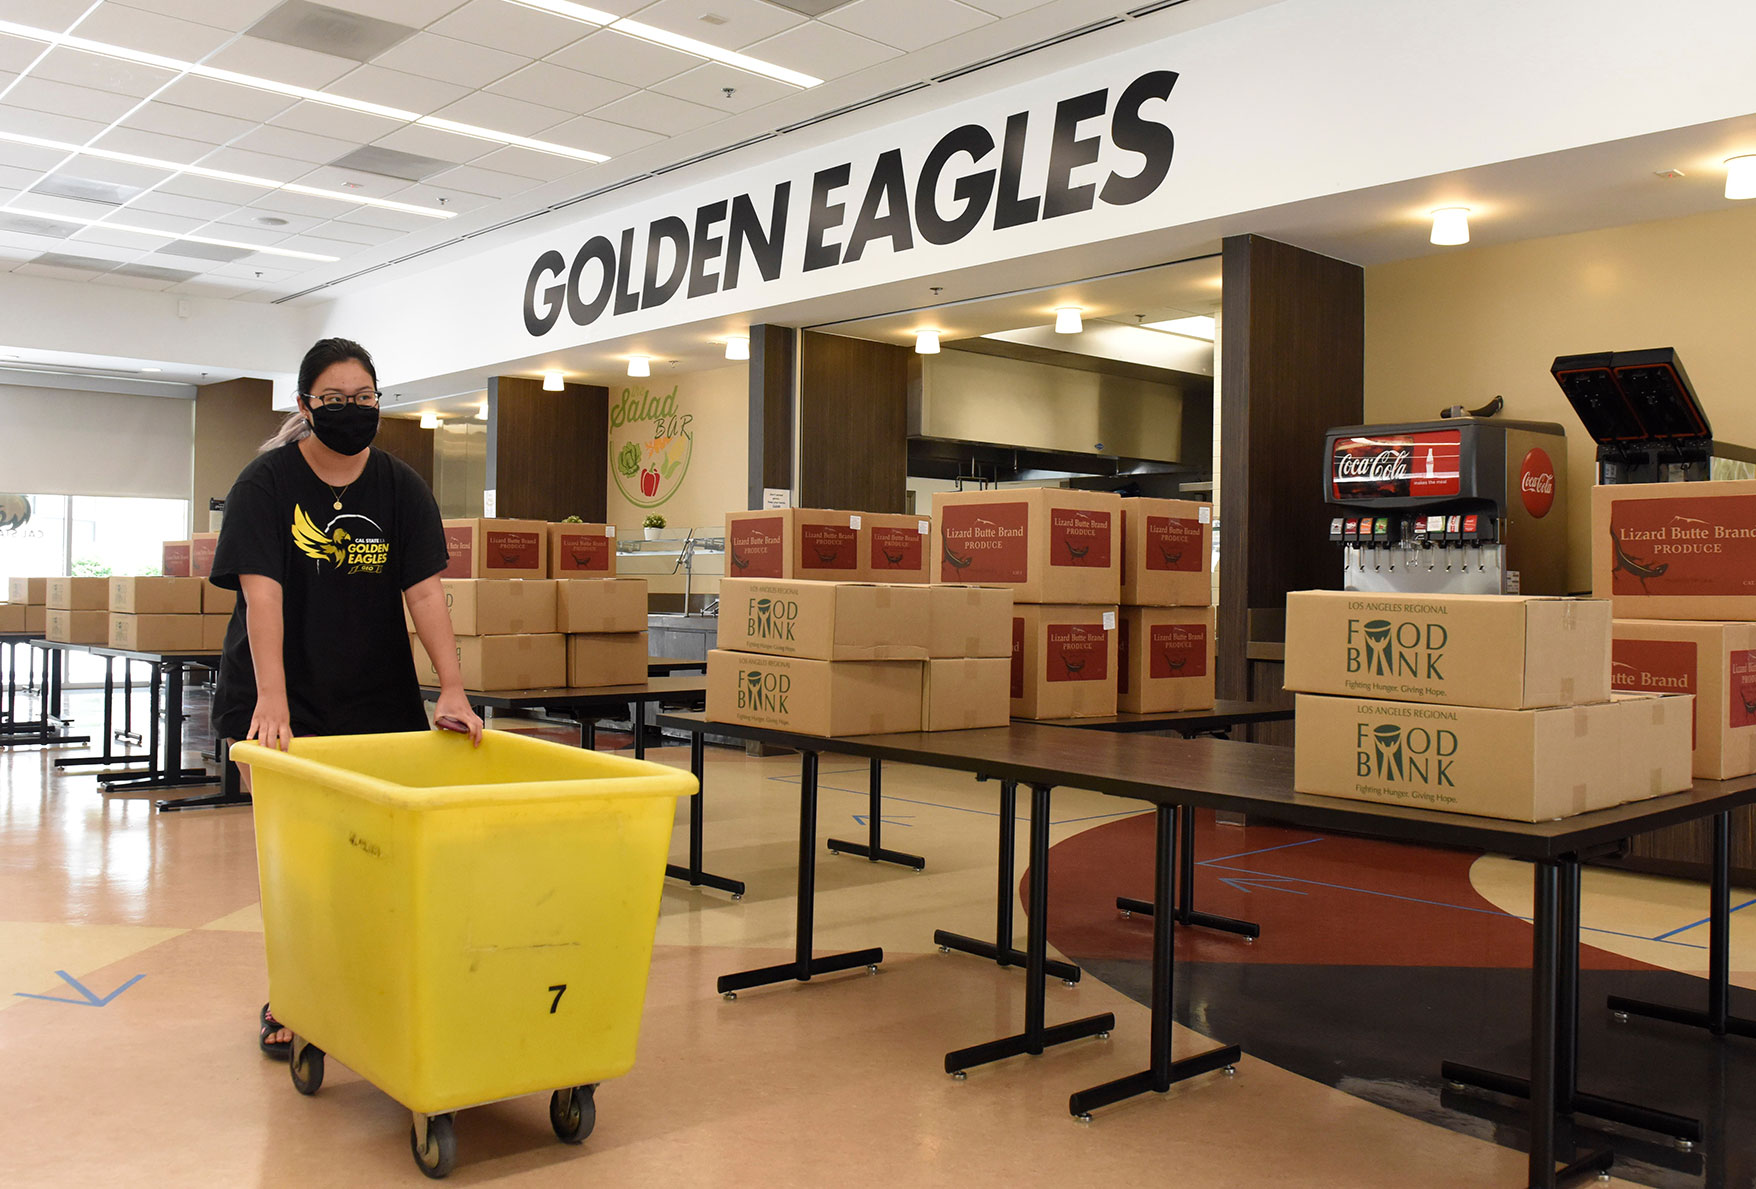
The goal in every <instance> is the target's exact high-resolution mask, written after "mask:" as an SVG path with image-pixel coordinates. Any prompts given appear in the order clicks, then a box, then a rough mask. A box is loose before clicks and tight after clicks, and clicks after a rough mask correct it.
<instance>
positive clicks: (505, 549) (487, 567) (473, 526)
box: [441, 518, 549, 578]
mask: <svg viewBox="0 0 1756 1189" xmlns="http://www.w3.org/2000/svg"><path fill="white" fill-rule="evenodd" d="M443 524H444V526H445V547H446V549H448V550H449V551H450V553H451V561H450V564H448V565H447V566H446V567H445V570H444V572H443V573H442V574H441V577H445V578H547V577H548V576H549V526H548V524H547V523H545V522H544V521H541V520H484V519H479V518H478V519H473V520H447V521H444V522H443Z"/></svg>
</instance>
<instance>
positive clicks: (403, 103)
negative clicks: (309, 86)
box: [325, 66, 470, 116]
mask: <svg viewBox="0 0 1756 1189" xmlns="http://www.w3.org/2000/svg"><path fill="white" fill-rule="evenodd" d="M325 89H326V90H328V91H329V92H330V93H331V94H335V95H345V96H347V97H348V98H349V99H364V100H366V101H367V102H368V103H382V104H384V105H385V106H387V107H400V108H402V109H403V110H404V111H414V112H419V113H420V114H422V115H424V116H425V115H431V114H432V113H433V112H434V111H436V110H437V109H439V108H441V107H444V106H445V105H446V104H447V103H455V102H457V101H458V100H459V99H462V98H463V97H464V96H465V95H467V94H469V92H470V88H469V87H460V86H458V85H457V84H456V83H448V82H443V81H441V80H439V79H436V78H428V77H426V76H425V75H420V74H408V73H405V72H403V71H401V70H387V69H385V68H384V67H382V66H361V67H360V68H359V69H357V70H355V71H354V72H353V73H352V74H349V75H348V76H347V77H346V78H344V79H342V80H341V81H340V82H338V83H336V84H335V85H334V86H331V87H327V88H325Z"/></svg>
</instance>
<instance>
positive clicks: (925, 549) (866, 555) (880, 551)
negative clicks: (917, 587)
mask: <svg viewBox="0 0 1756 1189" xmlns="http://www.w3.org/2000/svg"><path fill="white" fill-rule="evenodd" d="M857 519H858V520H859V523H860V527H859V534H860V580H861V581H863V582H921V583H925V582H931V581H932V580H933V570H932V567H931V565H929V564H928V563H930V562H931V561H932V558H933V548H932V547H933V522H932V520H930V519H929V518H927V517H925V516H899V515H892V514H891V513H888V512H862V513H861V514H860V515H859V516H858V517H857Z"/></svg>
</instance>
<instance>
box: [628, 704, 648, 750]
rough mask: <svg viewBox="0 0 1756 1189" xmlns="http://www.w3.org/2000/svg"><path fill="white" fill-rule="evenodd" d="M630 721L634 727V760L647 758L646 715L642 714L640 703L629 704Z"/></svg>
mask: <svg viewBox="0 0 1756 1189" xmlns="http://www.w3.org/2000/svg"><path fill="white" fill-rule="evenodd" d="M628 711H629V714H628V721H629V722H630V723H631V724H633V726H634V758H635V759H637V760H644V759H645V758H646V722H645V717H646V716H645V715H643V714H642V713H641V712H640V703H639V702H630V703H628Z"/></svg>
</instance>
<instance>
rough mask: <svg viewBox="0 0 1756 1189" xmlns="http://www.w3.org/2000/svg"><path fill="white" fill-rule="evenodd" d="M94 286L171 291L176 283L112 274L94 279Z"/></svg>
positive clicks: (124, 274)
mask: <svg viewBox="0 0 1756 1189" xmlns="http://www.w3.org/2000/svg"><path fill="white" fill-rule="evenodd" d="M91 283H92V284H94V285H114V286H116V287H117V288H120V289H159V290H163V289H169V288H170V287H171V286H172V285H173V284H175V283H176V282H174V281H166V280H158V281H155V280H153V279H152V278H151V277H131V276H128V275H127V274H126V273H119V272H110V273H105V274H104V275H103V276H100V277H93V278H92V282H91Z"/></svg>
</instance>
